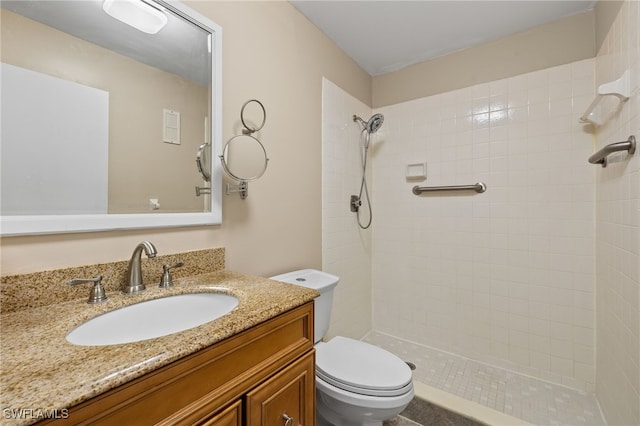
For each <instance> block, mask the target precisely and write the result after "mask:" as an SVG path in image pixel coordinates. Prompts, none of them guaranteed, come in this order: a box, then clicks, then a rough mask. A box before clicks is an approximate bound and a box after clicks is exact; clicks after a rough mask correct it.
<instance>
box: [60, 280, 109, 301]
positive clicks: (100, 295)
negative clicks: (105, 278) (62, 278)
mask: <svg viewBox="0 0 640 426" xmlns="http://www.w3.org/2000/svg"><path fill="white" fill-rule="evenodd" d="M85 283H93V287H92V288H91V291H90V292H89V300H87V303H91V304H94V303H102V302H104V301H106V300H107V299H108V297H107V295H106V293H105V291H104V287H103V286H102V275H96V276H95V277H93V278H75V279H72V280H69V281H67V284H69V285H76V284H85Z"/></svg>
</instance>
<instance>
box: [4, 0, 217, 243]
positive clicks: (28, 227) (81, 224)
mask: <svg viewBox="0 0 640 426" xmlns="http://www.w3.org/2000/svg"><path fill="white" fill-rule="evenodd" d="M153 1H154V2H156V3H157V4H159V5H160V6H162V7H164V8H166V9H168V10H170V11H171V12H173V13H175V14H177V15H179V16H180V17H182V18H183V19H186V20H188V21H190V22H192V23H194V24H196V25H198V26H200V27H202V28H204V29H205V30H207V31H209V32H210V33H211V49H212V52H211V59H212V61H213V66H212V67H211V72H212V76H211V91H212V94H211V105H210V108H211V120H210V123H211V150H212V152H211V158H216V157H217V156H218V155H219V153H220V152H221V145H222V27H220V26H219V25H217V24H216V23H215V22H213V21H211V20H210V19H209V18H207V17H206V16H204V15H202V14H200V13H199V12H196V11H195V10H193V9H191V8H190V7H188V6H186V5H184V4H183V3H181V2H180V1H178V0H153ZM196 154H197V153H196V152H194V153H193V155H194V157H193V158H194V164H193V167H196V164H195V156H196ZM213 164H214V162H213V161H212V162H211V167H212V170H211V182H210V184H211V195H210V197H211V205H210V211H209V212H203V213H129V214H117V213H115V214H93V215H90V214H86V215H23V216H1V217H0V235H2V236H3V237H7V236H19V235H39V234H59V233H71V232H93V231H114V230H123V229H148V228H164V227H180V226H197V225H219V224H221V223H222V190H221V188H222V167H214V166H213ZM188 189H193V188H188ZM185 190H187V188H185Z"/></svg>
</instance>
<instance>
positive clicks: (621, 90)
mask: <svg viewBox="0 0 640 426" xmlns="http://www.w3.org/2000/svg"><path fill="white" fill-rule="evenodd" d="M630 95H631V84H630V74H629V70H626V71H625V72H624V74H622V76H621V77H620V78H619V79H617V80H614V81H610V82H609V83H603V84H601V85H600V86H598V93H597V94H596V98H595V99H594V100H593V102H591V104H590V105H589V107H588V108H587V110H586V111H585V113H584V114H582V116H581V117H580V122H581V123H588V124H593V125H596V126H598V123H597V122H595V121H593V120H592V119H591V118H590V116H591V114H593V112H594V110H595V109H596V107H597V106H598V104H599V103H600V101H601V100H602V98H604V97H605V96H616V97H617V98H618V99H620V102H626V101H627V100H628V99H629V96H630Z"/></svg>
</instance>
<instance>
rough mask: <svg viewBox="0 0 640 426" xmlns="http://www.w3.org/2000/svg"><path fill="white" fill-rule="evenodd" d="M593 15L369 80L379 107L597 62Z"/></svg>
mask: <svg viewBox="0 0 640 426" xmlns="http://www.w3.org/2000/svg"><path fill="white" fill-rule="evenodd" d="M593 21H594V13H593V12H585V13H582V14H578V15H573V16H570V17H568V18H565V19H561V20H558V21H554V22H551V23H549V24H546V25H541V26H539V27H536V28H533V29H531V30H528V31H524V32H521V33H517V34H514V35H511V36H508V37H504V38H501V39H499V40H495V41H492V42H489V43H485V44H482V45H480V46H477V47H473V48H470V49H466V50H461V51H458V52H455V53H452V54H449V55H446V56H441V57H439V58H435V59H432V60H429V61H425V62H421V63H419V64H416V65H413V66H409V67H406V68H403V69H401V70H398V71H395V72H390V73H387V74H383V75H380V76H376V77H374V78H373V107H374V108H377V107H382V106H385V105H392V104H396V103H399V102H404V101H408V100H412V99H418V98H422V97H425V96H431V95H435V94H438V93H444V92H448V91H451V90H455V89H461V88H463V87H468V86H472V85H474V84H479V83H488V82H490V81H494V80H499V79H502V78H507V77H513V76H515V75H519V74H523V73H526V72H531V71H536V70H541V69H545V68H549V67H552V66H556V65H562V64H568V63H570V62H574V61H578V60H581V59H587V58H593V57H594V56H595V39H594V23H593Z"/></svg>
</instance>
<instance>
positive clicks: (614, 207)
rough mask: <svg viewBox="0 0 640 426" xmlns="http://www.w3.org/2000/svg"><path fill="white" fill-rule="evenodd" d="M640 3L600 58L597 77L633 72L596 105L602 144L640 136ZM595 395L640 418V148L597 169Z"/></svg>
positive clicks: (625, 9) (610, 409)
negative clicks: (626, 83) (625, 92)
mask: <svg viewBox="0 0 640 426" xmlns="http://www.w3.org/2000/svg"><path fill="white" fill-rule="evenodd" d="M638 23H640V2H638V1H628V2H625V3H624V4H623V6H622V9H621V10H620V12H619V13H618V16H617V18H616V20H615V22H614V24H613V26H612V28H611V30H610V31H609V34H608V36H607V38H606V39H605V42H604V44H603V46H602V48H601V50H600V52H599V53H598V56H597V58H596V64H597V65H596V75H597V79H596V83H597V84H602V83H606V82H609V81H613V80H616V79H617V78H619V77H620V76H621V75H622V74H623V73H624V71H625V70H629V71H630V77H631V78H630V82H631V97H630V99H629V100H628V101H626V102H624V103H622V104H621V103H620V101H619V100H618V99H616V98H613V99H607V100H606V101H605V102H603V103H602V104H601V107H600V108H599V109H598V110H597V111H596V113H598V114H599V117H598V119H599V121H600V122H601V123H602V126H601V127H600V128H599V129H598V148H601V147H603V146H605V145H606V144H609V143H612V142H619V141H623V140H626V139H627V138H628V137H629V135H631V134H633V135H635V136H636V138H637V139H638V140H640V100H639V97H640V89H639V86H640V31H639V30H638ZM596 176H597V177H596V193H597V202H596V204H597V213H596V217H597V226H596V229H597V238H596V241H597V243H596V249H597V255H596V258H597V266H596V269H597V279H596V282H597V284H596V288H597V291H596V295H597V297H596V301H597V303H596V306H597V315H596V318H597V323H596V337H597V344H596V348H597V351H596V352H597V363H596V372H597V374H596V394H597V397H598V400H599V401H600V405H601V407H602V411H603V413H604V415H605V418H606V419H607V421H608V423H609V424H611V425H623V424H624V425H638V424H640V369H639V367H638V366H639V364H640V339H639V335H640V307H639V305H640V149H639V150H638V151H636V154H635V155H634V156H633V157H632V158H631V159H629V158H628V157H627V156H626V155H624V154H623V155H619V156H612V157H611V162H610V164H609V165H608V166H607V167H606V168H604V169H602V168H600V167H598V168H596Z"/></svg>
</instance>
